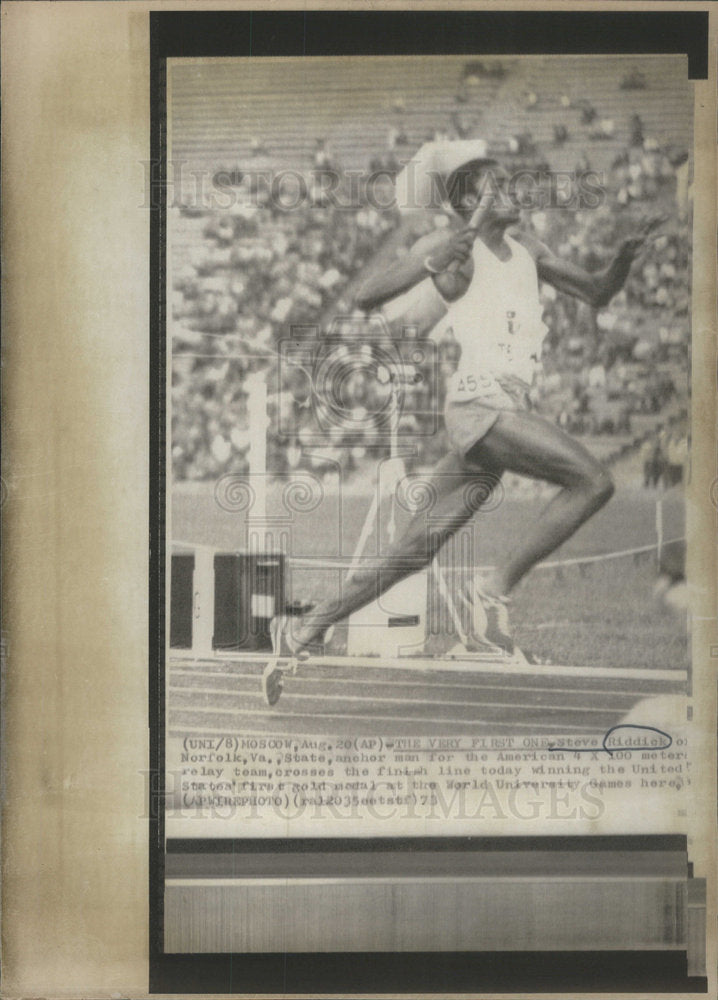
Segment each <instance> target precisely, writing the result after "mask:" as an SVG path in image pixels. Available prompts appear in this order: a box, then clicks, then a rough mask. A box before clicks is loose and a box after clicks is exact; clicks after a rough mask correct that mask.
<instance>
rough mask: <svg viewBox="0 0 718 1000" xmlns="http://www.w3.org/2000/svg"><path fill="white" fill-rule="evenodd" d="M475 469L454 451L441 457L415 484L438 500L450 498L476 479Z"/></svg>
mask: <svg viewBox="0 0 718 1000" xmlns="http://www.w3.org/2000/svg"><path fill="white" fill-rule="evenodd" d="M477 472H478V470H477V468H476V467H475V466H472V465H471V464H470V463H469V462H467V461H466V460H465V459H463V458H462V457H461V456H460V455H458V454H457V453H456V452H454V451H450V452H447V454H446V455H444V456H442V458H440V459H439V461H438V462H437V463H436V465H435V466H434V467H433V468H432V469H431V471H430V472H428V473H424V474H422V475H421V476H420V477H418V479H417V480H415V481H417V482H421V483H422V484H425V485H426V486H427V487H428V488H429V489H430V490H431V492H432V494H433V495H434V496H435V497H436V498H437V499H438V500H444V499H447V498H449V497H451V496H452V495H453V494H454V493H456V492H457V491H461V490H462V489H463V488H464V487H465V486H466V484H467V483H468V482H470V481H471V480H473V479H475V478H476V475H477Z"/></svg>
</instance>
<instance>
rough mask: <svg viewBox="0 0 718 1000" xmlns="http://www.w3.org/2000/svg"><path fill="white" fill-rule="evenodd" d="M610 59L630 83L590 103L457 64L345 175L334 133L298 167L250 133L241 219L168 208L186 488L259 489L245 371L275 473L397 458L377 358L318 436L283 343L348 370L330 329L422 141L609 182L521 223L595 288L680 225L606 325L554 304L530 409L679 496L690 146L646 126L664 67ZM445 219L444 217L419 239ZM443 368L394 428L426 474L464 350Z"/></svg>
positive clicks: (228, 169) (493, 68)
mask: <svg viewBox="0 0 718 1000" xmlns="http://www.w3.org/2000/svg"><path fill="white" fill-rule="evenodd" d="M614 62H616V64H617V65H620V67H621V72H614V73H613V74H612V76H611V77H610V80H607V78H606V79H604V82H603V84H602V86H601V87H599V88H597V89H596V93H597V96H595V97H592V100H588V99H587V98H586V97H585V96H584V94H583V90H581V89H577V86H576V85H573V86H572V87H570V86H566V87H565V88H564V89H562V88H561V86H559V85H558V84H557V83H556V82H555V81H554V82H551V81H550V80H549V81H548V83H547V84H546V86H545V87H544V86H542V85H541V80H542V78H541V76H540V74H537V73H533V74H530V73H528V72H527V70H526V69H525V67H523V66H522V65H521V64H520V63H519V62H513V63H511V62H506V61H497V60H472V61H468V62H463V63H460V62H455V63H454V64H453V69H452V73H451V74H447V75H446V84H445V86H444V89H443V90H442V92H441V93H440V94H439V95H438V96H436V95H432V96H433V105H434V106H433V107H432V101H431V100H429V99H428V98H427V97H426V95H425V93H424V92H421V94H420V95H419V96H416V95H415V97H414V98H413V100H415V101H416V103H417V107H414V105H413V103H412V96H411V92H410V88H406V93H403V92H401V91H400V90H398V89H397V90H394V91H392V92H391V93H389V94H388V95H386V94H385V99H384V104H383V106H382V109H381V110H380V111H377V110H376V108H375V109H374V111H373V117H372V122H373V123H374V128H375V131H374V133H373V137H374V139H373V141H374V146H375V148H371V145H369V146H367V145H366V144H359V145H357V144H356V141H355V146H354V152H353V153H352V154H351V158H350V156H349V154H348V152H347V146H346V143H345V144H344V145H342V143H341V142H340V141H339V140H338V138H337V135H338V134H339V133H337V129H336V127H334V129H333V131H332V134H331V136H325V135H322V136H319V137H314V138H313V139H312V143H311V147H309V148H304V149H303V150H302V151H300V152H294V153H293V154H292V157H291V159H290V161H288V160H287V150H286V148H284V147H283V146H280V145H279V144H278V143H277V139H276V137H275V138H274V139H270V138H268V137H267V136H265V135H262V134H257V135H245V136H244V139H243V147H242V150H241V155H238V157H237V159H236V160H235V161H231V160H228V159H227V156H226V154H225V155H224V158H219V156H218V157H217V159H216V160H215V164H214V165H215V172H214V174H213V179H214V184H215V187H216V188H218V189H220V190H221V191H222V193H223V194H225V195H228V197H227V199H226V202H227V204H226V207H224V206H222V207H217V206H216V205H215V206H214V207H213V206H211V205H207V204H204V203H198V202H197V201H194V202H192V201H189V200H185V201H180V203H179V204H176V205H175V206H174V207H173V208H172V210H171V212H172V218H171V222H170V226H171V231H172V247H171V256H170V261H171V269H170V289H171V315H170V317H169V323H170V329H171V333H172V352H173V353H172V362H171V370H172V423H173V426H172V443H171V447H172V463H173V474H174V478H175V481H181V480H202V479H208V478H213V477H217V476H218V475H221V474H223V473H226V472H236V473H245V472H247V471H248V449H249V443H250V433H249V426H248V415H247V394H246V391H245V388H246V385H245V381H246V378H247V376H248V374H250V373H252V372H263V373H265V377H266V382H267V387H268V391H269V429H268V467H269V469H270V470H272V471H277V472H283V471H287V470H291V469H298V468H309V469H312V470H313V471H315V472H318V473H320V474H323V475H326V476H333V475H337V474H339V473H341V474H342V475H345V476H347V475H357V476H361V475H363V474H365V473H367V471H371V470H372V469H373V466H374V463H375V462H376V460H377V459H378V458H379V457H381V456H382V455H384V454H386V451H387V447H388V442H387V435H386V421H385V413H386V401H387V393H388V392H389V388H388V387H387V385H386V384H385V383H384V382H382V381H381V380H377V378H376V367H377V366H376V364H375V361H376V359H375V358H373V357H372V354H371V352H368V353H366V354H365V360H366V365H365V366H364V368H362V366H361V365H358V366H357V365H354V367H353V370H352V374H351V377H350V378H348V379H346V380H345V381H344V382H342V386H341V394H342V399H341V405H342V406H344V407H345V409H346V414H347V419H346V420H344V421H343V420H342V419H341V417H339V418H337V419H336V420H334V422H333V423H331V422H330V424H329V425H322V423H321V420H320V421H319V422H318V420H317V413H316V409H315V406H314V402H315V401H314V400H313V398H312V393H311V391H310V386H309V382H308V379H307V375H306V371H303V370H302V369H300V368H297V367H292V366H291V365H290V366H287V365H280V364H279V363H278V352H279V351H280V344H281V343H282V341H285V340H286V339H287V338H288V337H290V336H292V337H296V338H299V339H306V341H307V342H310V341H312V342H314V341H316V340H317V338H318V336H319V334H320V333H323V334H326V333H327V332H328V331H329V332H331V333H332V334H333V335H334V336H335V338H336V339H337V343H338V346H337V347H336V350H340V348H341V343H342V339H344V340H345V341H346V345H347V346H346V348H345V350H344V353H345V355H346V356H347V357H348V358H349V359H350V360H351V358H352V357H353V356H354V355H355V354H356V346H357V332H356V330H357V327H356V325H352V324H351V323H349V324H345V326H346V329H344V327H342V325H341V324H340V325H339V327H337V326H336V324H335V325H334V326H332V318H333V317H336V316H347V315H350V314H351V311H352V299H353V294H354V291H355V288H356V283H357V279H358V277H359V276H360V275H361V274H362V272H363V270H364V269H365V267H366V265H367V264H368V263H369V262H370V261H371V260H372V258H373V257H374V256H375V254H376V253H377V251H378V250H379V248H380V247H382V246H386V245H387V241H389V242H390V241H391V238H392V235H393V234H395V233H396V231H397V227H398V226H399V222H400V217H399V213H398V211H397V209H396V207H395V206H394V205H393V204H392V192H393V180H392V179H393V176H394V175H395V174H396V173H397V171H398V170H400V169H401V166H402V164H403V163H405V162H407V161H408V160H409V159H410V158H411V156H412V155H413V154H414V153H415V152H416V150H417V148H418V147H419V146H420V145H421V144H422V143H423V142H425V141H427V140H431V139H452V138H463V139H465V138H474V137H481V138H487V139H488V141H489V144H490V150H491V152H492V153H493V154H494V155H497V156H499V157H500V158H501V159H502V161H503V162H504V163H505V165H506V166H507V168H508V169H509V171H512V170H519V169H521V170H528V171H533V172H534V173H535V175H536V176H541V175H545V174H546V172H547V171H551V170H556V169H557V164H558V166H559V167H560V169H563V170H566V169H567V168H568V169H569V170H570V171H572V172H573V173H574V178H579V177H581V176H583V175H585V172H586V171H589V170H598V172H599V174H600V176H601V181H602V185H601V187H602V189H603V192H604V194H603V195H602V197H601V198H600V204H599V205H597V206H595V207H589V206H587V205H586V204H583V205H582V204H581V203H580V199H577V198H575V197H573V195H575V194H576V190H573V191H572V190H571V187H570V183H573V185H574V189H575V187H576V185H577V184H580V182H579V181H576V179H574V180H573V181H572V182H570V183H569V189H568V198H567V205H566V207H556V206H553V207H551V206H548V207H545V208H542V209H540V210H538V211H533V212H531V213H530V214H529V213H527V215H526V219H525V223H524V224H525V225H527V226H530V227H533V229H534V231H535V232H536V234H537V235H538V236H539V237H540V238H541V239H542V240H544V242H546V243H547V244H548V245H549V246H550V247H551V248H552V249H553V250H554V251H555V252H556V253H557V254H559V255H560V256H562V257H565V258H567V259H570V260H573V261H575V262H576V263H578V264H581V265H582V266H584V267H586V268H587V269H589V270H595V269H600V268H601V267H604V266H605V265H606V264H607V263H608V262H609V260H610V259H611V258H612V256H613V254H614V253H615V251H616V248H617V246H618V244H619V243H620V241H621V240H622V239H623V238H624V237H626V236H628V235H629V234H630V233H631V232H632V231H633V230H634V229H635V228H636V225H637V222H638V221H639V220H640V218H641V217H642V216H644V215H653V214H662V215H664V216H665V217H666V222H665V223H664V225H663V226H662V227H661V229H660V230H659V235H658V237H657V238H656V239H655V240H653V242H651V243H650V245H649V247H648V250H647V251H646V252H645V253H644V255H642V257H641V258H640V259H639V260H638V261H637V262H636V264H634V267H633V269H632V271H631V274H630V276H629V279H628V281H627V282H626V285H625V288H624V289H623V291H622V292H620V293H619V295H617V296H616V297H615V298H614V299H613V301H612V302H611V303H610V304H609V306H607V307H606V308H605V309H602V310H594V309H592V308H590V307H589V306H587V305H585V304H583V303H580V302H578V301H577V300H575V299H572V298H569V297H568V296H565V295H561V294H558V293H556V292H555V291H554V290H553V289H552V288H550V287H548V286H543V287H542V289H541V296H542V302H543V306H544V310H545V315H544V318H545V321H546V323H547V325H548V328H549V334H548V336H547V339H546V343H545V355H544V359H543V360H544V376H543V378H542V380H541V382H540V383H539V384H537V385H536V386H535V389H534V394H535V399H536V403H537V406H539V407H540V409H541V411H542V412H544V413H545V414H546V415H548V416H549V417H550V418H551V419H553V420H555V421H556V422H557V423H558V424H559V425H560V426H561V427H563V428H565V429H566V430H567V431H568V432H569V433H571V434H574V435H578V436H580V437H581V438H582V440H584V442H585V443H586V444H587V445H588V446H589V447H590V448H592V449H593V450H594V451H595V452H596V453H597V454H598V455H599V457H601V458H603V459H609V460H610V459H612V458H614V457H617V456H619V455H622V454H625V453H626V452H627V451H631V450H632V451H634V452H636V453H637V454H640V459H641V462H642V467H643V470H644V473H645V475H644V485H645V486H646V488H655V487H656V486H662V485H663V486H668V485H671V484H674V483H675V482H677V481H679V480H680V478H681V476H682V475H683V471H682V470H683V466H684V464H685V461H686V457H687V453H688V438H687V423H686V413H687V391H688V363H689V342H690V288H691V218H690V217H691V199H690V194H691V191H690V184H689V180H690V173H689V171H690V159H689V155H688V148H689V147H688V143H687V142H678V143H676V142H675V141H672V140H673V135H671V136H670V137H668V136H667V135H666V134H665V133H664V132H662V131H660V129H658V128H657V126H656V122H657V121H658V120H659V119H658V118H657V117H656V114H655V113H651V114H649V113H647V112H646V110H645V109H646V108H648V110H649V111H650V110H651V108H654V109H655V107H656V96H657V95H656V94H655V93H653V94H652V90H655V89H656V88H660V78H661V69H660V62H659V61H657V60H656V59H653V60H651V61H645V62H640V61H639V64H638V65H634V63H636V60H625V59H624V60H614ZM557 79H559V80H560V79H561V78H560V77H558V78H557ZM571 79H574V78H573V77H572V78H571ZM651 94H652V97H653V103H651V101H650V100H648V97H649V95H651ZM345 100H349V98H347V97H345ZM419 104H420V108H419V106H418V105H419ZM419 111H420V112H421V113H420V115H419ZM377 119H379V127H380V128H381V136H382V138H381V139H379V138H378V133H377V132H376V128H377V125H376V122H377ZM507 122H508V123H509V127H508V128H507V126H506V123H507ZM347 129H349V131H351V127H350V126H349V125H347ZM245 131H246V130H245ZM355 133H356V129H355ZM683 138H684V139H685V136H683ZM355 140H356V134H355ZM288 162H289V163H290V165H291V170H288V169H287V163H288ZM273 166H276V168H277V170H278V171H282V170H283V171H285V173H284V174H281V173H277V174H276V175H274V176H282V178H283V179H282V185H281V190H280V189H279V188H278V187H277V186H276V185H274V186H273V183H272V181H271V180H269V181H268V180H267V177H268V176H269V177H270V178H271V176H272V173H271V171H272V169H273ZM447 222H448V214H447V213H445V212H442V211H437V212H436V213H434V214H433V215H432V216H431V217H428V218H427V220H426V226H427V227H431V226H442V225H446V224H447ZM359 339H360V340H361V337H359ZM435 351H436V359H437V363H436V364H435V365H433V366H431V365H429V366H428V367H427V368H426V371H425V372H424V375H425V376H426V377H424V379H423V380H422V382H420V383H417V385H415V386H413V387H410V388H408V389H406V390H405V395H404V399H403V406H402V419H401V422H400V431H401V433H402V434H405V435H408V436H409V437H410V438H411V442H412V444H413V445H414V447H415V449H416V457H415V460H414V465H415V466H423V465H428V464H430V463H432V462H433V461H434V460H435V458H436V457H438V455H440V454H441V453H442V451H443V447H444V445H443V440H442V432H441V429H440V426H439V431H438V432H437V433H436V434H434V433H433V432H432V430H433V422H434V420H435V413H436V410H437V409H439V410H440V408H441V405H442V402H443V392H444V383H445V380H446V377H447V376H448V375H449V374H450V373H451V372H452V371H453V370H454V367H455V365H456V362H457V360H458V348H457V345H456V344H455V343H454V342H453V340H452V338H451V336H450V335H446V336H445V337H443V339H441V340H440V341H439V342H437V343H436V345H435Z"/></svg>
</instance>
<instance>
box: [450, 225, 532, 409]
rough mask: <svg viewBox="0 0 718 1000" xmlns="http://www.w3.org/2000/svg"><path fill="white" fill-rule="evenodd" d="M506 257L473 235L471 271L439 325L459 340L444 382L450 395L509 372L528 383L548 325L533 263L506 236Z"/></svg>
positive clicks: (480, 389)
mask: <svg viewBox="0 0 718 1000" xmlns="http://www.w3.org/2000/svg"><path fill="white" fill-rule="evenodd" d="M506 242H507V243H508V245H509V247H510V248H511V257H510V258H509V259H508V260H506V261H501V260H499V258H498V257H497V256H496V255H495V254H494V253H492V252H491V251H490V250H489V248H488V247H487V246H486V245H485V244H484V243H483V242H482V241H481V240H476V242H475V243H474V246H473V251H472V256H473V260H474V275H473V278H472V279H471V283H470V284H469V287H468V289H467V290H466V292H465V294H464V295H463V296H462V297H461V298H460V299H458V300H457V301H456V302H451V303H447V305H448V312H447V314H446V316H445V317H444V319H443V321H442V324H441V325H442V328H443V329H445V330H448V328H449V327H451V329H452V330H453V334H454V337H455V338H456V340H457V341H458V343H459V344H460V345H461V358H460V359H459V366H458V368H457V370H456V372H455V374H454V375H452V377H451V380H450V382H449V386H448V398H449V399H450V400H455V401H458V400H462V399H474V398H476V397H477V396H480V395H482V394H483V393H484V392H485V388H486V385H487V380H492V379H493V378H494V377H496V376H502V375H504V376H505V375H510V376H514V377H516V378H520V379H522V380H523V381H524V382H527V383H530V382H531V381H532V379H533V376H534V373H535V371H536V369H537V368H538V366H539V363H540V360H541V349H542V345H543V340H544V337H545V336H546V333H547V329H548V328H547V326H546V324H545V323H544V322H543V319H542V309H541V303H540V301H539V294H538V275H537V272H536V263H535V261H534V259H533V257H532V256H531V254H530V253H529V252H528V250H527V249H526V248H525V247H524V246H522V245H521V244H520V243H518V242H517V241H516V240H514V239H511V237H510V236H507V237H506Z"/></svg>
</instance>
